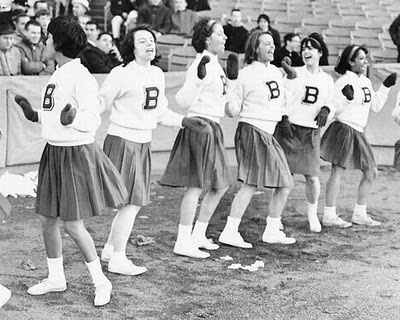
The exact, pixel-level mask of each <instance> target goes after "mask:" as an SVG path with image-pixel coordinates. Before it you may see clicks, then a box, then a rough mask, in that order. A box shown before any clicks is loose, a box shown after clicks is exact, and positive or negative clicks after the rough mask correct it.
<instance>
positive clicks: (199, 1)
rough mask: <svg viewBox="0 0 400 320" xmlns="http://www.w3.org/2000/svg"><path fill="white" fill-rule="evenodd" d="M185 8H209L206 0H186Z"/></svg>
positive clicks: (202, 9)
mask: <svg viewBox="0 0 400 320" xmlns="http://www.w3.org/2000/svg"><path fill="white" fill-rule="evenodd" d="M187 8H188V9H190V10H193V11H204V10H211V8H210V5H209V4H208V0H187Z"/></svg>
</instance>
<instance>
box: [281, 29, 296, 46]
mask: <svg viewBox="0 0 400 320" xmlns="http://www.w3.org/2000/svg"><path fill="white" fill-rule="evenodd" d="M294 37H299V38H300V35H299V34H298V33H294V32H289V33H287V34H285V36H284V37H283V42H284V43H285V44H286V43H287V42H288V41H292V40H293V38H294Z"/></svg>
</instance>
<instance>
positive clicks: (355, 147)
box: [321, 45, 397, 228]
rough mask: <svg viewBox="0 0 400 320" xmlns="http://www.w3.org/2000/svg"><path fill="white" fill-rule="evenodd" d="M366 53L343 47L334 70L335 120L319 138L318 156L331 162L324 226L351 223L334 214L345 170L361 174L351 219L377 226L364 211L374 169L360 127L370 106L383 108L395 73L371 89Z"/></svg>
mask: <svg viewBox="0 0 400 320" xmlns="http://www.w3.org/2000/svg"><path fill="white" fill-rule="evenodd" d="M367 53H368V51H367V49H366V48H365V47H362V46H355V45H352V46H349V47H346V48H345V49H344V51H343V54H342V55H341V57H340V60H339V62H338V64H337V66H336V67H335V71H336V72H337V73H339V74H341V75H342V76H341V77H340V78H339V79H338V80H337V81H336V83H335V101H336V103H337V107H336V109H337V110H336V114H335V120H336V121H334V122H333V123H332V124H331V125H330V126H329V128H328V129H327V131H326V132H325V134H324V136H323V137H322V141H321V158H322V159H324V160H325V161H328V162H331V163H332V168H331V174H330V177H329V180H328V183H327V186H326V200H325V201H326V207H325V208H324V215H323V218H322V223H323V225H324V226H336V227H340V228H347V227H350V226H351V222H347V221H344V220H342V219H341V218H339V217H338V215H337V214H336V200H337V196H338V194H339V189H340V182H341V179H342V176H343V175H344V173H345V171H346V169H358V170H361V171H362V173H363V176H362V178H361V181H360V184H359V187H358V195H357V203H356V204H355V206H354V213H353V216H352V219H351V221H352V222H353V223H356V224H361V225H367V226H378V225H380V222H378V221H375V220H374V219H372V218H371V217H370V216H369V215H368V214H367V210H366V203H367V197H368V193H369V191H370V189H371V186H372V183H373V181H374V180H375V179H376V177H377V174H378V170H377V168H376V163H375V159H374V155H373V153H372V150H371V146H370V144H369V143H368V141H367V139H366V137H365V134H364V128H365V126H366V124H367V121H368V115H369V111H370V109H371V110H372V111H374V112H378V111H380V110H381V109H382V108H383V106H384V104H385V102H386V99H387V96H388V93H389V90H390V89H389V88H390V87H392V86H393V85H394V84H395V83H396V78H397V75H396V73H392V74H391V75H389V76H388V77H387V78H386V79H385V80H384V81H383V85H381V87H380V88H379V90H378V91H376V92H374V90H373V88H372V84H371V81H370V80H369V79H368V78H367V77H366V76H365V73H366V71H367V67H368V60H367Z"/></svg>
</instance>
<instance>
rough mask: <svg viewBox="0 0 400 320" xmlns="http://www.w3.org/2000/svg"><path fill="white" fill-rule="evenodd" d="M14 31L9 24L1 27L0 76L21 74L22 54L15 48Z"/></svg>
mask: <svg viewBox="0 0 400 320" xmlns="http://www.w3.org/2000/svg"><path fill="white" fill-rule="evenodd" d="M13 42H14V30H13V29H12V28H11V26H10V25H9V24H1V25H0V76H16V75H19V74H21V60H22V58H21V52H20V51H19V49H18V48H17V47H15V46H13Z"/></svg>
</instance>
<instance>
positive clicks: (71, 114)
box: [60, 103, 76, 126]
mask: <svg viewBox="0 0 400 320" xmlns="http://www.w3.org/2000/svg"><path fill="white" fill-rule="evenodd" d="M75 116H76V109H74V108H72V106H71V105H70V104H69V103H67V105H66V106H65V107H64V109H62V110H61V114H60V122H61V124H62V125H63V126H67V125H69V124H71V123H72V122H73V121H74V119H75Z"/></svg>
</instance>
